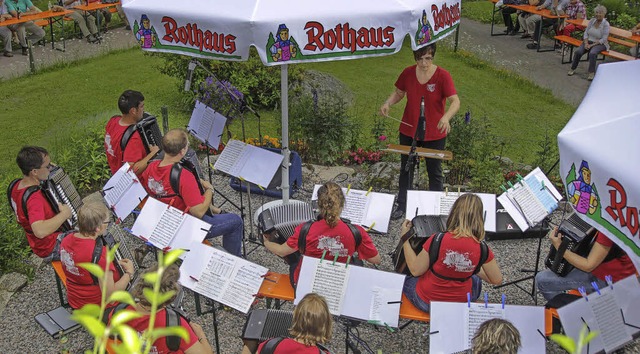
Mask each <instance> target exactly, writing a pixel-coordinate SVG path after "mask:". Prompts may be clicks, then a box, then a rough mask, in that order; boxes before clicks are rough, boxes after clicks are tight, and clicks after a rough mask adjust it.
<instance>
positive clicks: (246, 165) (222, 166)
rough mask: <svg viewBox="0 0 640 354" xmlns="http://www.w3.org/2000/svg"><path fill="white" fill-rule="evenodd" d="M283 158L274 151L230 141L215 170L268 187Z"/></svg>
mask: <svg viewBox="0 0 640 354" xmlns="http://www.w3.org/2000/svg"><path fill="white" fill-rule="evenodd" d="M283 158H284V157H283V156H282V155H281V154H278V153H275V152H273V151H269V150H266V149H262V148H259V147H256V146H253V145H249V144H245V143H243V142H242V141H239V140H229V142H228V143H227V146H226V147H225V148H224V150H222V153H221V154H220V157H218V160H217V161H216V164H215V165H214V168H215V169H218V170H220V171H222V172H224V173H226V174H228V175H231V176H233V177H238V178H242V179H244V180H245V181H248V182H251V183H254V184H257V185H259V186H262V187H266V186H268V185H269V182H271V180H272V179H273V176H274V175H275V174H276V171H277V170H278V168H279V167H280V165H281V164H282V160H283Z"/></svg>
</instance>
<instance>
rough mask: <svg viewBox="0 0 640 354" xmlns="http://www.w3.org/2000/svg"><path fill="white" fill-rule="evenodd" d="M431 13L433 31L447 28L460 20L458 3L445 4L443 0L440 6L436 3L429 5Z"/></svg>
mask: <svg viewBox="0 0 640 354" xmlns="http://www.w3.org/2000/svg"><path fill="white" fill-rule="evenodd" d="M431 14H432V15H433V30H434V31H440V30H442V29H447V28H449V27H451V26H453V25H454V24H455V23H457V22H458V21H460V3H459V2H457V3H455V4H453V5H451V6H447V3H446V2H445V3H444V4H442V7H440V8H438V6H437V5H431Z"/></svg>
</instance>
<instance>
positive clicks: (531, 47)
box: [527, 42, 538, 49]
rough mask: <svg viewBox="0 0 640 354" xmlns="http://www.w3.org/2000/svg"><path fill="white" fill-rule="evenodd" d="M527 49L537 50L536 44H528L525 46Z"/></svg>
mask: <svg viewBox="0 0 640 354" xmlns="http://www.w3.org/2000/svg"><path fill="white" fill-rule="evenodd" d="M527 48H528V49H536V48H538V43H536V42H533V43H529V44H527Z"/></svg>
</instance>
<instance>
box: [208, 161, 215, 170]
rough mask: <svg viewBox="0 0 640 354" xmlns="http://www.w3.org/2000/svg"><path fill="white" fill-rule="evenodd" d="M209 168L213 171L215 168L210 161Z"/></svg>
mask: <svg viewBox="0 0 640 354" xmlns="http://www.w3.org/2000/svg"><path fill="white" fill-rule="evenodd" d="M209 168H210V169H211V171H215V170H216V168H215V167H213V164H212V163H210V164H209Z"/></svg>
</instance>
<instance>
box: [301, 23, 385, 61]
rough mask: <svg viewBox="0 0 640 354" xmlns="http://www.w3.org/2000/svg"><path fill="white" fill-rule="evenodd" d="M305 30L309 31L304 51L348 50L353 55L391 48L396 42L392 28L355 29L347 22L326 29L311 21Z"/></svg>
mask: <svg viewBox="0 0 640 354" xmlns="http://www.w3.org/2000/svg"><path fill="white" fill-rule="evenodd" d="M304 29H305V31H307V44H306V45H305V46H304V49H305V50H308V51H320V50H323V49H325V48H326V49H329V50H333V49H334V48H338V49H348V50H349V51H351V53H353V52H355V51H356V50H358V49H370V48H381V47H390V46H391V45H393V43H394V41H395V39H394V36H393V31H394V30H395V28H394V27H391V26H387V27H385V28H382V27H370V28H366V27H360V28H358V29H354V28H351V26H350V25H349V23H348V22H346V23H343V24H338V25H336V26H335V27H333V28H328V29H325V28H324V26H323V25H322V24H321V23H320V22H315V21H309V22H307V24H306V25H305V26H304Z"/></svg>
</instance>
